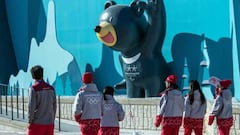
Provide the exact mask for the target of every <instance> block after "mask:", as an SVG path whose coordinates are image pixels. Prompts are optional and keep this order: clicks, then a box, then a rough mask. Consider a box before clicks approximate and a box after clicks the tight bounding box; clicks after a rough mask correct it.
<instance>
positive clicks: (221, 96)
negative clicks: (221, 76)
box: [154, 75, 233, 135]
mask: <svg viewBox="0 0 240 135" xmlns="http://www.w3.org/2000/svg"><path fill="white" fill-rule="evenodd" d="M176 81H177V76H175V75H170V76H168V77H167V79H166V81H165V85H166V89H165V91H163V92H162V94H161V95H160V96H161V97H160V103H159V111H158V114H157V115H156V117H155V122H154V125H155V126H156V127H159V126H160V124H162V131H161V134H162V135H178V133H179V129H180V127H181V125H183V127H184V135H191V133H192V131H194V132H195V135H202V134H203V122H204V116H205V115H206V108H207V103H206V99H205V96H204V94H203V92H202V90H201V86H200V84H199V82H198V81H197V80H192V81H190V83H189V87H190V91H189V93H188V95H186V97H184V96H183V95H182V92H181V91H180V90H179V88H178V85H177V84H176ZM230 84H231V81H230V80H221V81H219V82H217V83H216V85H215V86H216V90H215V99H214V103H213V107H212V111H211V112H210V114H209V116H208V125H212V123H213V121H214V119H215V118H216V121H217V126H218V131H219V135H229V133H230V128H231V126H232V125H233V115H232V94H231V91H230V89H229V86H230Z"/></svg>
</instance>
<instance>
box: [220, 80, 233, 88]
mask: <svg viewBox="0 0 240 135" xmlns="http://www.w3.org/2000/svg"><path fill="white" fill-rule="evenodd" d="M231 83H232V81H231V80H222V81H220V87H221V88H222V89H227V88H228V87H229V86H230V85H231Z"/></svg>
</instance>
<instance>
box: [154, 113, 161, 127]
mask: <svg viewBox="0 0 240 135" xmlns="http://www.w3.org/2000/svg"><path fill="white" fill-rule="evenodd" d="M161 122H162V116H160V115H157V116H156V117H155V122H154V125H155V127H159V126H160V124H161Z"/></svg>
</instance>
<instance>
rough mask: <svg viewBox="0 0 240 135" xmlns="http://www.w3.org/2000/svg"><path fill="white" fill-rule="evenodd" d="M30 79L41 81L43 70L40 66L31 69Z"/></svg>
mask: <svg viewBox="0 0 240 135" xmlns="http://www.w3.org/2000/svg"><path fill="white" fill-rule="evenodd" d="M31 75H32V78H33V79H35V80H41V79H43V68H42V67H41V66H40V65H36V66H34V67H32V68H31Z"/></svg>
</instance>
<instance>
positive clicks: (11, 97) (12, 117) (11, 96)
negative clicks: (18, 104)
mask: <svg viewBox="0 0 240 135" xmlns="http://www.w3.org/2000/svg"><path fill="white" fill-rule="evenodd" d="M11 111H12V112H11V113H12V120H13V87H11Z"/></svg>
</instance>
